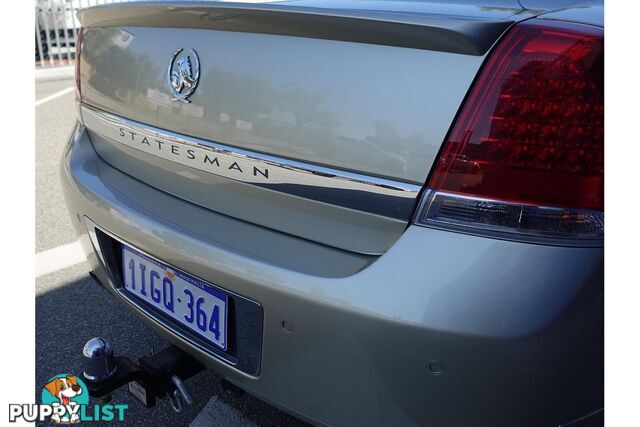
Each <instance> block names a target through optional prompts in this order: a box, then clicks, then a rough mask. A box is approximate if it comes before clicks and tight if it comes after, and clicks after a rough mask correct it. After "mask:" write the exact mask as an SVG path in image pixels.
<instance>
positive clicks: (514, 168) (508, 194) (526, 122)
mask: <svg viewBox="0 0 640 427" xmlns="http://www.w3.org/2000/svg"><path fill="white" fill-rule="evenodd" d="M428 188H429V191H428V194H427V195H426V199H427V200H426V201H425V203H424V205H423V208H422V211H421V212H420V214H419V216H418V221H419V222H420V223H423V224H428V225H437V226H454V227H457V228H460V227H462V228H464V229H465V230H471V229H473V228H475V229H477V230H482V232H483V233H484V232H492V233H503V234H504V235H505V236H506V235H507V234H511V237H514V236H513V233H517V234H519V235H523V234H524V235H529V236H534V237H537V238H541V239H545V238H547V239H549V238H550V239H556V240H557V239H570V240H571V241H572V242H574V243H578V244H580V242H582V243H586V242H591V243H593V241H594V239H595V240H596V241H597V240H598V239H601V237H602V234H603V232H604V227H603V223H604V216H603V210H604V34H603V30H602V29H601V28H596V27H591V26H586V25H580V24H572V23H564V22H558V21H546V20H540V19H538V20H530V21H527V22H524V23H521V24H517V25H515V26H514V27H513V29H512V30H510V32H509V33H508V34H507V35H506V37H505V38H504V39H503V40H502V41H501V42H500V44H499V45H498V46H497V47H496V49H495V51H494V52H493V53H491V54H490V57H489V59H488V61H487V63H486V64H485V66H484V68H483V70H482V72H481V74H480V76H479V77H478V80H477V82H476V83H475V85H474V87H473V89H472V90H471V93H470V94H469V96H468V99H467V101H466V103H465V105H464V106H463V108H462V111H461V112H460V114H459V117H458V119H457V121H456V123H455V124H454V126H453V129H452V131H451V134H450V136H449V138H448V141H447V142H446V144H445V146H444V148H443V152H442V154H441V156H440V158H439V161H438V163H437V164H436V165H435V169H434V172H433V174H432V176H431V179H430V180H429V183H428ZM506 237H509V236H506Z"/></svg>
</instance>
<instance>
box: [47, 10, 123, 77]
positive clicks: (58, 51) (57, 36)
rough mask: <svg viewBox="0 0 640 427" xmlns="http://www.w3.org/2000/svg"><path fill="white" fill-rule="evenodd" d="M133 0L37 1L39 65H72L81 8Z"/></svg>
mask: <svg viewBox="0 0 640 427" xmlns="http://www.w3.org/2000/svg"><path fill="white" fill-rule="evenodd" d="M127 1H131V0H36V66H37V67H51V66H56V65H66V64H72V63H73V61H74V60H75V56H76V40H77V37H78V30H79V29H80V22H79V21H78V18H76V12H77V10H78V9H81V8H85V7H90V6H97V5H101V4H106V3H123V2H127Z"/></svg>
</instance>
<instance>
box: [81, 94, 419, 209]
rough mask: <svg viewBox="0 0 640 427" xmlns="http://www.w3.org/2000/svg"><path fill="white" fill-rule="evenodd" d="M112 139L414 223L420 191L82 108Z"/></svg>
mask: <svg viewBox="0 0 640 427" xmlns="http://www.w3.org/2000/svg"><path fill="white" fill-rule="evenodd" d="M81 109H82V118H83V120H84V124H85V126H86V127H87V128H88V129H89V130H90V131H93V132H96V133H97V134H99V135H102V136H104V137H106V138H108V139H111V140H113V141H116V142H118V143H121V144H123V145H125V146H127V147H131V148H135V149H137V150H140V151H143V152H145V153H148V154H151V155H153V156H157V157H160V158H162V159H165V160H168V161H172V162H175V163H178V164H181V165H184V166H188V167H191V168H195V169H198V170H201V171H204V172H208V173H212V174H215V175H219V176H222V177H225V178H229V179H233V180H235V181H240V182H243V183H247V184H251V185H256V186H260V187H263V188H267V189H270V190H274V191H280V192H283V193H287V194H291V195H295V196H300V197H304V198H307V199H311V200H316V201H320V202H324V203H328V204H333V205H338V206H341V207H345V208H349V209H355V210H359V211H363V212H368V213H373V214H377V215H381V216H386V217H391V218H395V219H401V220H405V221H409V220H410V218H411V215H412V213H413V210H414V206H415V203H416V200H417V198H418V193H419V191H420V188H421V186H420V185H418V184H412V183H406V182H401V181H394V180H389V179H384V178H378V177H372V176H368V175H362V174H358V173H352V172H347V171H343V170H339V169H332V168H328V167H324V166H318V165H313V164H310V163H303V162H299V161H295V160H289V159H284V158H280V157H275V156H271V155H267V154H261V153H257V152H253V151H248V150H243V149H239V148H234V147H230V146H227V145H223V144H219V143H217V142H211V141H206V140H203V139H199V138H194V137H190V136H186V135H181V134H177V133H174V132H170V131H167V130H163V129H159V128H156V127H153V126H148V125H145V124H142V123H138V122H136V121H133V120H129V119H125V118H123V117H120V116H116V115H114V114H110V113H106V112H104V111H101V110H98V109H96V108H93V107H90V106H88V105H85V104H83V105H82V107H81Z"/></svg>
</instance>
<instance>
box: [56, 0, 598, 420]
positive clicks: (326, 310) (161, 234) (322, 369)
mask: <svg viewBox="0 0 640 427" xmlns="http://www.w3.org/2000/svg"><path fill="white" fill-rule="evenodd" d="M297 3H300V4H301V5H305V4H313V3H314V2H312V1H309V2H305V1H302V2H290V4H291V5H295V4H297ZM315 3H317V2H315ZM364 3H367V4H368V6H362V7H363V9H366V8H367V7H368V8H376V9H384V10H386V11H387V12H389V11H391V12H393V11H394V10H398V8H402V7H406V8H409V9H411V8H413V9H424V10H428V11H429V12H428V13H434V11H435V13H440V14H446V13H447V11H448V12H449V13H450V14H451V15H454V16H455V15H458V16H460V15H465V16H466V17H467V18H472V19H477V18H479V17H481V16H484V17H486V18H489V19H505V20H513V21H517V20H520V19H525V18H526V17H530V16H532V15H535V14H540V13H544V12H547V11H551V10H553V9H555V8H558V9H559V8H561V6H562V7H564V6H565V3H566V2H559V3H553V2H548V1H541V2H533V1H529V2H523V3H524V4H525V5H526V3H538V5H537V6H536V7H539V8H538V9H536V10H533V11H532V10H525V9H523V8H522V7H521V6H520V5H519V2H516V1H494V2H492V3H491V4H488V3H487V4H484V2H478V1H470V2H466V4H465V5H455V4H450V3H447V2H446V1H445V2H440V3H437V4H435V3H427V2H397V3H395V5H394V2H388V1H382V2H363V4H364ZM353 4H354V3H352V2H327V3H326V7H341V8H349V7H353ZM554 4H555V5H556V6H557V7H554ZM532 7H533V6H532ZM461 11H464V12H463V13H460V12H461ZM422 13H424V11H423V12H422ZM557 13H558V14H560V16H562V18H563V19H567V17H571V16H574V15H572V14H571V11H570V10H566V9H565V10H563V11H560V12H557ZM595 14H596V15H597V12H596V13H595ZM548 16H549V17H551V18H553V17H554V14H553V13H549V15H548ZM594 21H597V19H596V18H592V20H591V21H590V22H594ZM146 30H149V28H146V29H145V31H146ZM100 31H104V30H103V29H100ZM181 31H182V30H181ZM194 31H195V30H194ZM228 34H233V33H228ZM252 36H254V37H257V38H262V37H263V36H256V35H252ZM264 37H265V38H268V37H283V36H273V35H270V36H264ZM314 42H315V41H314ZM320 42H321V44H322V43H338V44H340V43H339V42H335V41H327V40H322V41H320ZM132 44H133V43H132ZM345 44H347V45H348V44H349V43H345ZM356 47H361V46H360V45H358V46H356ZM367 48H370V49H373V48H375V49H378V48H383V49H390V50H402V51H405V50H407V51H412V49H404V48H397V47H396V48H391V47H386V46H374V47H373V48H371V47H370V46H367ZM345 49H347V48H345ZM365 50H366V49H365ZM354 52H355V50H354ZM376 52H377V50H376ZM422 52H423V54H426V55H430V54H432V53H434V52H429V51H422ZM440 53H441V54H444V55H448V56H447V58H454V57H456V55H457V54H447V53H442V52H440ZM398 55H400V54H399V53H398ZM466 56H468V55H466ZM474 58H481V57H480V56H475V57H474ZM311 60H313V59H311ZM112 65H114V68H112V69H110V71H102V72H108V73H109V76H110V78H113V79H116V78H117V79H121V80H117V81H118V82H119V83H122V84H125V85H126V84H133V85H134V86H133V87H134V88H137V86H136V85H137V83H136V82H137V80H138V73H137V72H136V73H135V78H134V77H133V76H132V75H130V76H128V77H130V80H127V76H119V74H118V73H119V72H120V71H118V70H119V69H120V68H119V67H116V65H119V64H117V63H116V64H112ZM477 65H478V66H479V64H477ZM102 66H104V64H102ZM352 66H353V67H357V64H354V63H352ZM386 67H390V66H389V65H386ZM476 69H477V67H476ZM308 71H309V72H312V71H313V70H311V69H309V70H308ZM472 74H473V73H472ZM456 75H458V76H459V75H460V74H456ZM378 78H379V79H381V78H380V77H378ZM413 78H416V76H413ZM469 83H470V82H467V83H466V84H467V85H468V84H469ZM356 84H357V82H356ZM444 84H446V83H444ZM392 85H402V83H401V82H396V81H394V82H392ZM125 87H126V86H125ZM465 90H466V88H465ZM136 93H142V92H138V91H137V90H136ZM456 93H457V92H456ZM93 95H94V96H95V95H96V94H95V93H94V94H93ZM121 95H122V93H121ZM367 96H369V97H374V98H375V95H371V94H368V95H367ZM447 96H448V94H447V93H444V92H439V98H437V100H438V101H441V100H442V101H445V102H446V100H445V98H446V97H447ZM440 97H445V98H442V99H441V98H440ZM125 98H126V97H125ZM365 98H366V97H365ZM132 101H133V102H139V101H136V100H132ZM460 101H461V99H460V100H458V103H459V102H460ZM101 102H102V103H103V105H101V106H102V107H103V108H104V109H106V110H108V111H113V112H118V111H122V110H119V109H120V108H123V107H124V108H126V104H123V103H122V100H118V99H117V96H114V97H113V98H112V99H109V97H106V96H103V97H102V98H101ZM397 102H398V103H399V105H400V104H401V102H400V100H398V101H397ZM366 107H367V108H368V106H366ZM336 108H339V107H336ZM338 111H339V110H338ZM372 111H373V112H375V111H378V110H377V106H376V107H372ZM394 114H395V113H394ZM444 116H445V115H444V114H443V115H442V117H441V118H442V120H446V121H447V123H446V125H447V126H448V125H449V124H450V122H451V120H452V119H453V116H450V117H444ZM349 117H354V116H349ZM434 117H435V116H434ZM149 118H151V119H153V117H152V116H150V117H149ZM168 120H171V118H169V119H168ZM397 120H399V122H401V120H402V119H401V118H398V119H397ZM410 126H412V127H416V126H418V127H419V126H420V125H417V124H415V123H413V124H411V125H410ZM186 128H187V126H186V125H185V128H184V129H185V130H186V131H189V129H186ZM396 130H398V129H397V128H396ZM429 131H430V132H431V130H429ZM189 132H190V131H189ZM444 132H445V133H446V130H445V131H444ZM441 142H442V140H440V141H439V142H438V146H439V144H440V143H441ZM107 144H108V142H106V141H99V138H92V140H90V139H89V137H88V133H87V132H86V131H85V130H84V129H82V127H80V128H79V131H78V132H77V133H76V134H75V135H74V136H73V138H72V139H71V140H70V144H69V148H68V150H67V152H66V154H65V159H64V162H63V171H62V175H63V180H64V183H65V189H66V198H67V202H68V205H69V207H70V211H71V213H72V217H73V218H74V221H75V222H74V224H75V227H76V231H77V233H78V235H79V236H80V237H81V241H82V242H83V245H84V247H85V251H86V252H87V254H88V259H89V262H90V265H91V268H92V271H94V272H95V274H96V275H97V276H98V278H99V279H100V280H101V281H102V282H103V283H105V284H107V286H110V285H109V283H110V277H109V275H108V274H107V273H106V271H105V270H104V268H103V266H102V265H101V263H100V262H99V260H98V258H97V256H96V253H95V251H94V248H93V245H92V243H91V242H90V239H89V235H88V231H89V230H88V229H87V223H86V222H85V220H84V218H85V217H87V218H90V219H91V221H94V222H96V223H97V224H100V226H101V227H104V228H106V229H108V230H109V231H110V232H112V233H114V234H115V235H117V236H120V237H122V238H123V239H125V240H126V241H127V242H129V243H130V244H132V245H134V246H136V247H138V248H140V249H142V250H144V251H146V252H148V253H152V254H155V256H157V257H159V258H160V259H162V260H164V261H165V262H167V263H170V264H172V265H176V266H179V267H180V268H183V269H184V270H186V271H189V272H190V273H192V274H194V275H197V276H199V277H201V278H203V279H205V280H208V281H210V282H212V283H216V284H218V285H220V286H222V287H224V288H226V289H228V290H230V291H232V292H236V293H239V294H242V295H244V296H246V297H247V298H251V299H253V300H255V301H259V302H260V304H261V305H262V306H263V307H264V335H263V358H262V370H261V373H260V377H257V378H256V377H251V376H249V375H246V374H244V373H242V372H240V371H238V370H236V369H234V368H233V367H231V366H229V365H228V364H226V363H224V362H221V361H220V360H218V359H216V358H213V357H211V356H209V355H208V354H205V353H203V352H201V351H200V350H198V349H197V348H195V347H193V346H192V345H191V344H189V343H188V342H187V341H185V340H184V339H183V338H181V337H179V336H176V335H172V334H170V333H168V332H167V330H166V329H164V328H162V327H161V326H160V325H159V324H157V323H156V322H155V321H154V320H153V319H151V318H149V317H147V316H144V315H142V314H141V313H139V312H136V310H135V308H134V307H131V309H132V310H133V311H134V312H136V314H138V315H139V316H141V317H142V318H143V319H144V320H145V321H146V322H147V323H148V324H149V325H150V326H151V327H153V328H154V329H156V331H157V332H158V333H159V334H161V335H162V336H164V337H165V338H167V339H168V340H170V341H172V342H174V343H176V344H177V345H179V346H181V347H183V348H185V349H188V350H190V351H191V352H193V353H194V354H195V355H196V356H197V357H198V358H200V359H201V360H202V361H203V362H205V363H206V364H207V365H208V366H211V367H212V368H213V369H215V370H216V371H218V372H219V373H221V375H223V376H225V377H227V378H228V379H230V380H231V381H233V382H235V383H237V384H238V385H240V386H241V387H243V388H245V389H246V390H248V391H250V392H251V393H253V394H255V395H257V396H259V397H261V398H263V399H265V400H267V401H270V402H272V403H274V404H276V405H277V406H279V407H281V408H282V409H285V410H287V411H289V412H291V413H294V414H296V415H298V416H300V417H301V418H304V419H306V420H308V421H310V422H313V423H315V424H330V425H468V424H469V423H473V424H476V425H514V424H515V425H554V424H555V425H557V424H560V423H564V422H568V421H570V420H572V419H575V418H577V417H579V416H582V415H584V414H586V413H589V412H591V411H593V410H595V409H599V408H601V407H602V406H603V375H602V373H603V368H602V367H603V357H604V354H603V353H604V350H603V318H602V313H603V286H602V282H603V250H602V249H601V248H588V249H586V248H581V249H579V248H566V247H564V248H561V247H553V246H544V245H532V244H522V243H515V242H506V241H500V240H492V239H487V238H482V237H475V236H468V235H462V234H456V233H451V232H443V231H437V230H433V229H425V228H420V227H415V226H409V227H408V228H406V231H404V233H402V231H399V232H397V234H390V236H392V238H391V239H389V240H388V241H389V243H388V246H387V247H385V248H384V250H383V251H381V252H380V254H379V255H375V256H372V255H362V254H356V253H354V252H352V251H348V250H341V249H339V248H338V247H336V245H329V246H323V245H318V244H317V243H315V242H313V241H312V240H313V239H308V238H306V237H305V236H304V235H302V236H298V235H296V233H279V232H277V231H274V230H273V227H269V228H272V229H268V228H266V227H265V226H267V227H268V225H267V224H264V223H260V222H253V221H251V222H253V223H252V224H248V223H245V222H243V221H237V220H235V218H232V217H234V215H229V216H226V215H220V214H219V213H217V212H214V209H211V210H210V209H207V208H205V207H202V206H198V205H196V204H193V203H191V202H189V201H187V200H185V198H183V197H182V194H181V195H180V197H174V196H172V195H171V194H167V192H166V187H165V188H163V186H162V185H161V184H162V183H163V182H165V183H166V182H167V181H169V180H170V173H168V172H170V171H171V167H170V166H169V167H157V168H156V169H153V165H148V166H147V167H148V168H147V169H146V170H145V171H144V172H138V177H142V181H143V182H141V181H139V180H137V179H135V178H132V176H135V174H133V172H136V171H135V170H134V169H133V167H134V165H136V166H139V165H144V162H150V161H149V160H148V159H142V158H138V159H137V161H133V160H126V154H127V153H113V152H112V153H109V152H108V151H113V150H112V149H107ZM429 144H431V142H429ZM434 144H435V143H434ZM434 149H435V150H437V147H436V148H434ZM388 151H391V150H390V149H389V150H388ZM98 153H100V155H98ZM105 153H106V154H105ZM422 153H423V154H424V153H425V152H424V151H423V152H422ZM129 154H130V153H129ZM433 155H434V156H435V152H434V153H433ZM101 156H102V157H101ZM110 156H111V157H110ZM134 157H135V156H132V157H131V158H134ZM105 160H107V161H105ZM354 161H355V160H354ZM367 161H369V162H370V161H371V159H369V160H367ZM367 161H365V162H364V163H365V164H366V163H367ZM114 166H117V167H114ZM359 167H365V168H366V166H359ZM127 168H129V169H128V170H126V169H127ZM428 168H429V165H427V166H426V167H425V169H426V170H424V171H423V173H424V174H425V175H424V176H426V172H427V170H428ZM123 170H124V171H125V172H129V173H130V174H126V173H123V172H122V171H123ZM391 170H394V171H396V172H397V171H398V170H400V169H398V168H397V167H393V168H391ZM407 170H409V169H407ZM140 171H142V169H140ZM415 171H417V168H416V169H415ZM371 173H378V172H371ZM407 176H409V175H407ZM424 176H423V178H424ZM147 178H148V179H149V180H150V181H148V180H147ZM417 182H421V181H417ZM150 183H152V184H153V186H151V185H146V184H150ZM227 184H228V183H226V182H219V186H223V185H227ZM154 187H155V188H154ZM159 189H160V190H159ZM161 190H165V191H161ZM244 194H249V193H244ZM187 199H189V198H187ZM191 201H192V202H193V201H194V200H191ZM199 204H200V203H199ZM315 208H318V206H316V207H315ZM315 208H314V209H315ZM291 211H292V212H295V211H296V208H294V207H293V205H291ZM316 212H318V213H319V212H321V211H320V210H318V211H316ZM363 218H364V217H363ZM302 219H303V217H302V216H298V217H297V219H296V221H294V222H296V223H297V224H298V225H303V224H304V222H303V221H302ZM336 219H337V222H341V221H342V219H341V218H340V217H336ZM212 225H214V226H212ZM314 225H315V224H312V225H308V227H309V228H312V227H313V226H314ZM402 228H403V229H404V227H402ZM219 230H224V232H221V231H219ZM276 230H277V228H276ZM320 230H321V232H320V233H319V234H324V235H327V234H331V233H332V230H333V233H335V228H333V229H332V228H331V227H326V228H322V226H320ZM281 231H284V230H281ZM301 233H304V232H301ZM336 234H337V233H336ZM301 237H305V238H301ZM334 238H335V237H330V241H332V242H334V241H337V240H334ZM396 239H397V241H396ZM258 242H259V243H258ZM369 244H370V243H369ZM351 249H353V248H351ZM383 252H384V254H382V253H383ZM123 303H124V304H128V303H127V302H126V301H123ZM283 320H287V321H289V322H291V324H292V325H293V328H294V332H293V333H287V332H285V331H283V329H282V326H281V322H282V321H283ZM568 343H569V344H568ZM434 366H436V367H438V368H441V369H434ZM442 368H443V369H442Z"/></svg>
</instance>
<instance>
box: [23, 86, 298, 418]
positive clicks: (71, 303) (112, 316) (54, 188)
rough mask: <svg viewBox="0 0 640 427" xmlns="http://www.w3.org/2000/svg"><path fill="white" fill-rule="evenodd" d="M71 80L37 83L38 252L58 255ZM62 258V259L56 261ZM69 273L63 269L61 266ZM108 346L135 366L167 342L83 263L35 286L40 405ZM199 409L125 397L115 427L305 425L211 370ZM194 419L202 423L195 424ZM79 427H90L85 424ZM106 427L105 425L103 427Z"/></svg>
mask: <svg viewBox="0 0 640 427" xmlns="http://www.w3.org/2000/svg"><path fill="white" fill-rule="evenodd" d="M73 84H74V82H73V79H69V78H63V79H55V80H37V81H36V102H38V100H45V99H47V98H50V99H49V100H47V101H46V102H42V103H40V104H39V105H37V106H36V107H35V108H36V252H37V253H40V254H48V253H56V254H58V253H62V252H56V250H57V249H59V248H60V247H61V246H62V247H65V245H66V246H69V244H71V243H73V242H75V240H76V236H75V235H74V231H73V228H72V226H71V221H70V219H69V215H68V212H67V208H66V206H65V204H64V199H63V196H62V188H61V184H60V175H59V173H60V172H59V167H60V161H61V158H62V154H63V150H64V147H65V145H66V142H67V139H68V137H69V135H70V134H71V131H72V128H73V125H74V123H75V120H76V119H75V113H74V109H73V98H74V93H73V91H70V90H67V89H68V88H71V87H73ZM58 256H60V255H58ZM61 265H64V263H61ZM94 336H104V337H107V338H109V339H110V341H111V342H112V344H113V346H114V348H115V351H116V353H117V354H120V355H126V356H129V357H131V358H132V359H134V360H135V359H137V357H139V356H141V355H144V354H148V353H149V352H150V351H153V350H158V349H161V348H163V347H164V346H165V342H164V341H163V340H162V339H160V338H159V337H158V336H157V335H156V334H155V333H154V332H153V331H152V330H150V329H149V328H148V327H146V326H145V325H144V324H143V323H142V321H140V320H139V319H138V318H137V317H136V316H134V315H133V314H132V313H131V312H129V311H128V310H126V309H125V308H124V306H122V305H121V304H119V303H117V302H116V301H115V300H114V299H113V298H112V297H111V296H110V294H109V293H108V292H107V291H105V290H104V289H102V288H100V287H99V286H97V285H96V284H95V283H94V282H93V280H92V279H91V278H90V277H89V275H88V267H87V264H86V263H84V262H79V263H76V264H74V265H71V266H69V267H66V268H62V269H60V270H58V271H54V272H52V273H49V274H46V275H42V276H40V277H37V278H36V399H37V400H38V401H39V399H40V393H41V390H42V386H44V384H45V383H46V381H47V380H48V379H49V378H50V377H52V376H53V375H56V374H60V373H77V374H80V373H81V372H82V346H83V345H84V343H85V342H86V340H88V339H89V338H91V337H94ZM186 384H187V387H188V388H189V390H190V391H191V392H192V394H193V396H194V400H195V401H194V404H193V405H192V406H191V407H188V408H187V409H186V410H185V411H184V412H182V413H180V414H177V413H175V412H174V411H173V410H172V409H171V407H170V404H169V402H168V401H167V400H166V399H165V400H163V401H160V402H159V404H158V405H157V406H156V407H155V408H153V409H146V408H144V407H143V406H142V404H141V403H139V402H138V401H137V400H136V399H135V398H134V397H133V396H131V395H130V394H129V393H128V392H127V391H126V390H124V389H120V390H118V391H117V392H116V393H114V395H113V401H112V402H111V403H114V404H127V405H129V409H128V410H127V412H126V418H125V421H124V422H123V423H118V425H148V426H182V425H189V424H190V423H191V422H192V421H194V419H195V420H196V421H195V422H194V423H193V425H194V426H197V427H202V426H207V425H224V426H244V425H257V426H267V425H269V426H275V425H279V426H302V425H306V424H304V423H302V422H301V421H299V420H297V419H295V418H293V417H291V416H289V415H287V414H285V413H283V412H281V411H279V410H277V409H275V408H273V407H272V406H270V405H268V404H266V403H264V402H262V401H260V400H258V399H256V398H254V397H252V396H250V395H248V394H246V393H245V394H243V395H242V396H236V395H233V394H228V393H226V392H224V391H223V390H222V389H221V378H220V377H219V376H217V375H216V373H215V372H213V371H211V370H207V371H205V372H203V373H200V374H199V375H197V376H195V377H194V378H191V379H190V380H188V381H187V382H186ZM196 417H197V419H196ZM82 425H90V424H89V423H82ZM102 425H104V423H103V424H102Z"/></svg>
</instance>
